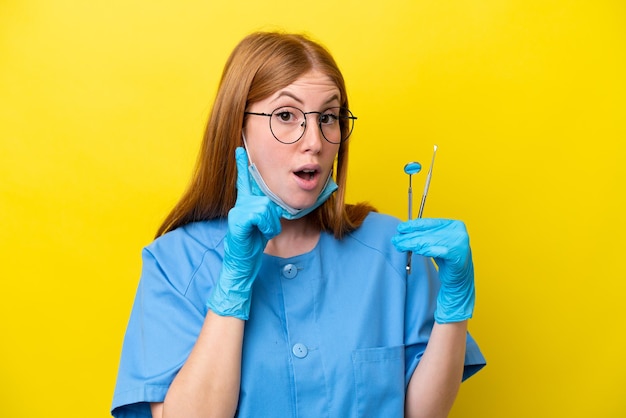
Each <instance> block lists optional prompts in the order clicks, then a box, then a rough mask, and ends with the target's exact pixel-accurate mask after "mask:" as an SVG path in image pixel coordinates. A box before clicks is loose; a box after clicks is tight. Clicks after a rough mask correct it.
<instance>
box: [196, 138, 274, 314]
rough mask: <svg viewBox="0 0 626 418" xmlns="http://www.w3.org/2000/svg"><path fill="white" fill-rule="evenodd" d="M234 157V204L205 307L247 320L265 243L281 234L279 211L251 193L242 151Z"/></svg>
mask: <svg viewBox="0 0 626 418" xmlns="http://www.w3.org/2000/svg"><path fill="white" fill-rule="evenodd" d="M235 158H236V160H237V201H236V203H235V206H234V207H233V208H232V209H231V210H230V211H229V212H228V231H227V233H226V238H224V261H223V265H222V270H221V272H220V277H219V279H218V281H217V283H216V285H215V289H214V290H213V293H212V294H211V296H210V298H209V300H208V302H207V306H208V307H209V309H211V310H212V311H213V312H215V313H216V314H218V315H221V316H234V317H236V318H240V319H243V320H247V319H248V315H249V313H250V296H251V293H252V284H253V283H254V279H255V278H256V276H257V274H258V273H259V269H260V268H261V260H262V258H263V250H264V249H265V245H266V244H267V241H269V240H270V239H272V238H273V237H275V236H276V235H278V234H279V233H280V229H281V228H280V213H281V212H280V208H279V207H278V205H276V204H275V203H274V202H272V201H270V199H269V198H267V197H266V196H256V195H253V194H252V192H251V190H250V174H249V172H248V157H247V155H246V152H245V151H244V149H243V148H241V147H239V148H237V150H236V151H235Z"/></svg>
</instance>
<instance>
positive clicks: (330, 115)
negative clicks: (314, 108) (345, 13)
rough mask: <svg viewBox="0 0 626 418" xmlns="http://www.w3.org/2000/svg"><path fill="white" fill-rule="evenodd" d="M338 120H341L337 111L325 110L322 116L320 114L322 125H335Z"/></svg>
mask: <svg viewBox="0 0 626 418" xmlns="http://www.w3.org/2000/svg"><path fill="white" fill-rule="evenodd" d="M337 120H339V116H338V115H337V112H336V111H335V110H332V109H329V110H325V111H324V112H323V113H322V114H320V123H321V124H322V125H334V124H335V123H337Z"/></svg>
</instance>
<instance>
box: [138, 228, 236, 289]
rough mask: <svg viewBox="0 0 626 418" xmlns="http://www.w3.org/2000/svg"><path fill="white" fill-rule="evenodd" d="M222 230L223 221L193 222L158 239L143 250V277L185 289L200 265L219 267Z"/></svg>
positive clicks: (221, 251)
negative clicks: (162, 279) (162, 278)
mask: <svg viewBox="0 0 626 418" xmlns="http://www.w3.org/2000/svg"><path fill="white" fill-rule="evenodd" d="M226 228H227V225H226V220H225V219H224V220H221V219H219V220H211V221H202V222H194V223H190V224H187V225H184V226H181V227H179V228H176V229H175V230H173V231H170V232H168V233H167V234H164V235H162V236H160V237H158V238H157V239H155V240H154V241H153V242H152V243H151V244H150V245H148V246H146V247H145V248H144V250H143V254H142V258H143V277H144V278H145V279H148V277H149V276H156V277H165V278H166V280H167V281H168V282H170V284H172V285H174V287H176V288H181V289H184V288H186V287H187V286H188V284H189V283H190V281H191V280H193V277H194V276H195V275H196V273H197V272H198V270H200V269H199V268H200V266H202V265H204V264H209V265H211V266H219V265H221V258H222V255H223V241H224V237H225V236H226ZM215 268H216V267H215ZM202 270H203V271H204V270H206V269H202ZM208 270H210V271H211V272H212V270H213V268H209V269H208ZM206 273H208V272H206Z"/></svg>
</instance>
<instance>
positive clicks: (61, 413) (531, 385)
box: [0, 0, 626, 418]
mask: <svg viewBox="0 0 626 418" xmlns="http://www.w3.org/2000/svg"><path fill="white" fill-rule="evenodd" d="M275 28H278V29H285V30H289V31H297V32H307V33H309V34H311V35H312V36H313V37H315V38H316V39H318V40H320V41H321V42H322V43H324V44H326V45H327V46H328V47H329V48H330V50H331V51H332V52H333V53H334V55H335V57H336V59H337V60H338V62H339V64H340V66H341V68H342V69H343V71H344V74H345V76H346V79H347V82H348V89H349V92H350V93H351V108H352V110H353V112H354V113H355V114H356V115H357V116H358V118H359V120H358V121H357V123H358V124H357V127H356V131H355V133H354V136H353V137H352V139H351V141H352V160H351V166H350V171H351V179H350V182H349V199H350V201H360V200H368V201H370V202H371V203H373V204H374V205H376V206H377V207H378V208H379V209H380V210H381V211H384V212H388V213H391V214H394V215H396V216H398V217H401V218H405V217H406V190H407V185H408V181H407V177H406V175H404V174H403V171H402V168H403V166H404V164H405V163H406V162H408V161H411V160H417V161H420V162H421V163H422V164H423V165H425V166H427V165H428V163H429V160H430V156H431V151H432V146H433V144H438V145H439V152H438V156H437V162H436V165H435V172H434V177H433V182H432V184H431V192H430V195H429V200H428V204H427V207H426V212H425V216H437V217H452V218H459V219H463V220H464V221H466V223H467V225H468V228H469V230H470V234H471V237H472V245H473V250H474V255H475V264H476V273H477V276H476V282H477V288H478V299H477V308H476V312H475V316H474V319H473V320H472V321H471V323H470V329H471V331H472V333H473V334H474V336H475V337H476V338H477V340H478V341H479V342H480V345H481V347H482V349H483V351H484V354H485V355H486V357H487V358H488V361H489V365H488V366H487V368H486V369H484V370H483V371H482V372H481V373H480V374H478V375H477V376H475V377H474V378H472V379H470V380H469V381H468V382H466V383H465V384H464V385H463V387H462V389H461V393H460V396H459V400H458V402H457V404H456V405H455V407H454V410H453V413H452V417H456V418H460V417H465V418H469V417H493V418H496V417H497V418H501V417H506V418H511V417H557V416H560V417H570V418H571V417H625V416H626V383H624V376H625V374H626V360H625V358H626V349H625V344H624V343H625V337H624V334H625V332H626V325H625V322H626V321H625V319H626V318H625V317H626V315H625V314H624V308H623V306H624V299H625V296H626V285H625V282H626V280H625V279H626V273H625V271H626V265H625V263H624V259H625V257H624V250H625V245H624V239H625V236H626V225H625V222H624V217H625V213H626V207H625V204H624V189H625V187H624V185H625V181H626V172H625V169H624V165H625V161H624V160H625V157H626V152H625V145H624V144H625V142H626V141H625V140H626V127H625V119H626V117H625V116H626V115H625V113H626V112H625V111H626V105H625V100H626V99H625V97H626V82H625V78H626V43H625V41H626V3H625V2H624V1H622V0H613V1H610V0H595V1H575V0H561V1H555V0H487V1H476V0H466V1H462V0H453V1H440V2H436V1H426V0H414V1H409V0H406V1H400V0H387V1H376V2H363V1H356V0H353V1H345V2H291V3H289V2H271V1H269V2H268V1H254V2H240V1H236V0H233V1H225V2H223V1H220V2H217V1H199V0H183V1H173V0H170V1H166V0H162V1H152V0H151V1H149V0H141V1H127V0H106V1H105V0H90V1H79V0H75V1H70V0H54V1H43V0H21V1H17V0H3V1H2V2H1V3H0V141H1V142H0V220H1V222H2V225H1V226H0V257H1V263H0V278H1V287H0V339H1V340H2V343H1V344H0V404H1V405H2V408H0V416H3V417H11V418H21V417H81V418H82V417H105V416H107V415H108V408H109V405H110V401H111V396H112V392H113V387H114V381H115V375H116V369H117V364H118V359H119V352H120V348H121V343H122V338H123V333H124V329H125V326H126V321H127V318H128V314H129V311H130V308H131V303H132V299H133V297H134V293H135V289H136V285H137V280H138V276H139V270H140V250H141V248H142V246H144V245H146V244H148V243H149V242H150V241H151V239H152V236H153V234H154V232H155V230H156V228H157V226H158V225H159V223H160V221H161V220H162V219H163V217H164V216H165V214H166V212H167V211H168V210H169V208H170V207H171V206H172V205H173V204H174V202H175V201H176V200H177V198H178V197H179V195H180V193H181V192H182V190H183V188H184V186H185V185H186V182H187V180H188V177H189V175H190V173H191V168H192V165H193V163H194V160H195V156H196V151H197V149H198V144H199V140H200V136H201V134H202V129H203V125H204V121H205V118H206V114H207V112H208V110H209V108H210V105H211V102H212V99H213V95H214V93H215V88H216V86H217V82H218V78H219V74H220V73H221V69H222V65H223V63H224V61H225V59H226V57H227V55H228V53H229V52H230V51H231V49H232V48H233V47H234V45H235V44H236V43H237V42H238V41H239V40H240V39H241V38H242V37H243V36H244V35H246V34H247V33H249V32H251V31H253V30H257V29H275ZM425 171H426V170H424V172H422V173H421V174H419V175H417V176H415V177H414V185H416V187H415V190H416V200H419V197H420V195H421V188H422V185H423V181H424V178H425Z"/></svg>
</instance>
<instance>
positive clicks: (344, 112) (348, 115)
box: [244, 106, 356, 144]
mask: <svg viewBox="0 0 626 418" xmlns="http://www.w3.org/2000/svg"><path fill="white" fill-rule="evenodd" d="M244 113H245V114H246V115H254V116H267V117H269V118H270V131H271V132H272V135H274V138H276V139H277V140H278V142H282V143H283V144H293V143H295V142H298V140H300V138H302V137H303V136H304V131H306V115H311V114H315V115H317V126H319V128H320V131H321V132H322V136H323V137H324V139H325V140H326V141H328V142H330V143H331V144H340V143H342V142H343V141H345V140H346V139H348V137H349V136H350V134H351V133H352V129H353V128H354V121H355V120H356V116H354V115H353V114H352V112H350V110H348V109H346V108H345V107H330V108H328V109H326V110H324V111H323V112H303V111H302V110H300V109H298V108H297V107H291V106H284V107H279V108H278V109H275V110H274V111H273V112H272V113H258V112H244Z"/></svg>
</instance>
